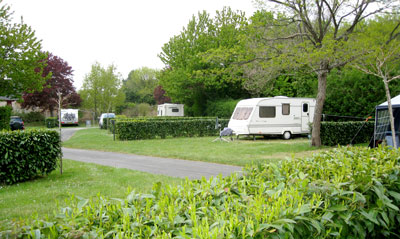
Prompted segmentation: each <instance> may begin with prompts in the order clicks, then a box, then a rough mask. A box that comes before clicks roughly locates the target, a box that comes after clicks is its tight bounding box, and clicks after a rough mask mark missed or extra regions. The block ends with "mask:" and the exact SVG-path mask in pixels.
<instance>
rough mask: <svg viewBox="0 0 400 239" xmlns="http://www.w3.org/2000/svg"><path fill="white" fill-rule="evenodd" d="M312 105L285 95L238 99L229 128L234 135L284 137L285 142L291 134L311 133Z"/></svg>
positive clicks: (309, 100)
mask: <svg viewBox="0 0 400 239" xmlns="http://www.w3.org/2000/svg"><path fill="white" fill-rule="evenodd" d="M315 103H316V101H315V99H312V98H289V97H286V96H275V97H271V98H253V99H246V100H241V101H239V103H238V104H237V105H236V108H235V111H234V112H233V114H232V117H231V119H230V120H229V124H228V127H229V128H231V129H232V130H233V131H234V134H235V135H237V136H239V135H253V136H254V135H283V138H284V139H290V137H291V136H292V135H293V134H306V133H309V132H310V128H309V124H310V123H311V122H312V121H313V118H314V109H315Z"/></svg>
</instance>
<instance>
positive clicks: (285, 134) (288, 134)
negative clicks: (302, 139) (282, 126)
mask: <svg viewBox="0 0 400 239" xmlns="http://www.w3.org/2000/svg"><path fill="white" fill-rule="evenodd" d="M291 137H292V134H291V133H290V132H289V131H286V132H285V133H283V139H290V138H291Z"/></svg>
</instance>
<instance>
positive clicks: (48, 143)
mask: <svg viewBox="0 0 400 239" xmlns="http://www.w3.org/2000/svg"><path fill="white" fill-rule="evenodd" d="M60 152H61V144H60V136H59V134H58V132H56V131H53V130H32V131H24V132H22V131H13V132H11V131H9V132H1V133H0V155H1V158H0V184H2V183H6V184H13V183H16V182H22V181H26V180H29V179H31V178H33V177H35V176H37V175H43V174H48V173H50V172H51V171H53V170H54V169H55V168H56V167H57V159H58V158H59V156H60Z"/></svg>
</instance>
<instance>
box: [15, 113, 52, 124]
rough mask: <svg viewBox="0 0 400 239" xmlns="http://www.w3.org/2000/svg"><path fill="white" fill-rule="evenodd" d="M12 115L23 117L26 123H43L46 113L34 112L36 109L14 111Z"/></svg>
mask: <svg viewBox="0 0 400 239" xmlns="http://www.w3.org/2000/svg"><path fill="white" fill-rule="evenodd" d="M12 115H16V116H19V117H21V118H22V120H23V121H24V122H25V123H33V122H41V123H43V122H44V121H45V117H44V115H43V114H42V113H40V112H34V111H32V112H28V113H19V112H13V113H12Z"/></svg>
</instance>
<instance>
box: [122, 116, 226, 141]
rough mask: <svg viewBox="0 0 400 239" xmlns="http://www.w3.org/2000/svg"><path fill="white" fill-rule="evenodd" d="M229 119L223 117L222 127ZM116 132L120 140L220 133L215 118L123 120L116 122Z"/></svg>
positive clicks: (220, 121)
mask: <svg viewBox="0 0 400 239" xmlns="http://www.w3.org/2000/svg"><path fill="white" fill-rule="evenodd" d="M228 122H229V120H227V119H221V120H219V123H220V124H221V127H222V128H223V127H226V126H227V125H228ZM115 133H116V135H117V138H118V139H120V140H138V139H152V138H155V137H160V138H166V137H169V136H171V137H193V136H213V135H218V133H219V131H218V130H216V129H215V119H202V118H201V119H189V118H187V119H185V120H178V119H176V120H175V119H172V120H160V121H156V120H147V119H146V120H144V119H143V120H140V119H139V120H129V121H125V120H121V121H119V120H118V121H116V123H115Z"/></svg>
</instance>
